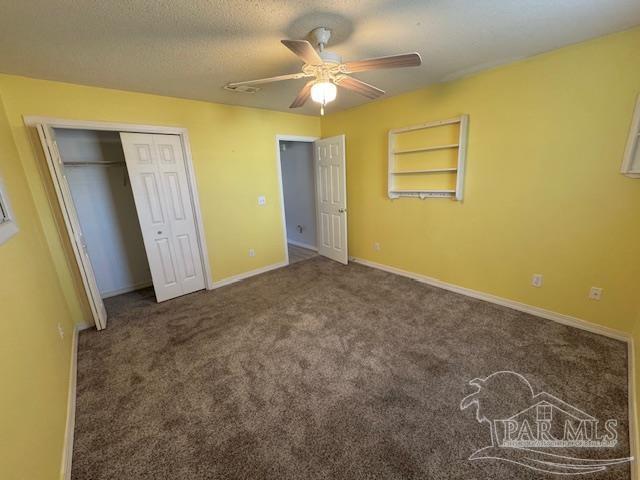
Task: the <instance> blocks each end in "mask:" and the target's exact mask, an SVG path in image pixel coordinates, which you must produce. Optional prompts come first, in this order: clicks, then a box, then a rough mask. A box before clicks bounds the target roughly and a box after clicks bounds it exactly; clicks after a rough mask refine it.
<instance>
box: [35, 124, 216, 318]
mask: <svg viewBox="0 0 640 480" xmlns="http://www.w3.org/2000/svg"><path fill="white" fill-rule="evenodd" d="M23 120H24V123H25V125H26V126H27V127H36V128H38V130H39V131H40V130H42V129H43V128H46V129H48V130H51V129H54V128H71V129H81V130H106V131H115V132H136V133H154V134H167V135H177V136H179V137H180V143H181V146H182V151H183V155H184V157H185V166H186V170H187V172H186V173H187V180H188V182H187V183H188V184H189V193H190V195H189V196H190V200H191V204H192V208H193V214H194V219H195V227H196V237H197V240H198V246H199V248H200V257H201V262H202V269H203V272H204V277H205V288H206V289H208V290H211V289H213V288H214V286H213V283H214V282H213V275H212V272H211V262H210V258H209V252H208V249H207V242H206V235H205V230H204V223H203V219H202V212H201V209H200V200H199V195H198V189H197V182H196V176H195V171H194V168H193V158H192V156H191V147H190V144H189V133H188V131H187V129H186V128H183V127H174V126H161V125H160V126H159V125H140V124H131V123H114V122H100V121H90V120H67V119H60V118H51V117H40V116H25V117H24V118H23ZM40 143H41V148H42V150H43V153H44V156H45V159H46V161H47V164H48V166H49V170H50V172H51V179H52V183H53V185H54V187H55V188H56V193H57V199H58V204H59V205H60V207H61V209H62V216H63V218H64V219H65V225H66V230H67V233H68V235H69V238H70V241H71V243H72V246H73V245H74V242H75V237H74V234H73V232H72V230H73V229H72V228H70V226H71V225H72V222H71V219H70V215H69V213H68V212H67V209H66V208H65V202H69V203H70V204H72V203H73V202H72V198H71V196H70V193H69V192H68V186H67V185H66V180H64V178H63V177H64V176H63V175H61V173H60V174H59V175H58V174H57V173H56V172H58V171H59V169H60V165H58V163H57V162H56V159H54V158H53V156H52V154H51V152H50V151H49V149H48V148H47V145H46V143H47V142H46V139H43V138H42V137H41V138H40ZM34 147H35V148H38V147H37V145H34ZM56 150H57V149H56ZM58 173H59V172H58ZM65 196H66V197H67V198H65ZM79 230H80V229H79ZM74 256H75V261H76V262H75V263H76V264H77V265H78V268H79V269H80V271H81V272H82V271H83V264H82V258H81V257H80V256H79V253H78V250H77V249H76V248H75V247H74ZM90 277H91V278H93V275H90ZM93 281H94V282H95V280H93ZM85 282H86V278H85V276H83V284H84V290H85V294H86V295H87V298H88V299H89V303H90V304H91V305H92V316H93V320H94V323H95V325H96V327H97V328H98V329H101V328H104V326H105V325H103V323H104V322H103V321H101V314H100V312H101V311H103V310H104V307H103V304H99V305H98V307H100V305H102V307H101V308H98V307H96V308H94V303H96V304H97V301H92V294H91V288H89V287H88V286H87V283H85ZM96 288H97V287H96ZM103 314H104V318H105V319H106V313H103Z"/></svg>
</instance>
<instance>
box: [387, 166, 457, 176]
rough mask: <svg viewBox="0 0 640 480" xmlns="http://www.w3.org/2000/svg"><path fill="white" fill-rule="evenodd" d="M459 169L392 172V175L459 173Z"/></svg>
mask: <svg viewBox="0 0 640 480" xmlns="http://www.w3.org/2000/svg"><path fill="white" fill-rule="evenodd" d="M457 171H458V169H457V168H430V169H428V170H403V171H401V172H390V173H391V175H412V174H422V173H447V172H457Z"/></svg>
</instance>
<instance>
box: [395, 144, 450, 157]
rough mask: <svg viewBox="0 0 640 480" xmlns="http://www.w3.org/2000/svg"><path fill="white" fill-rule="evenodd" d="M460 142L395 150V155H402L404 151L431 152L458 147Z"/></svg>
mask: <svg viewBox="0 0 640 480" xmlns="http://www.w3.org/2000/svg"><path fill="white" fill-rule="evenodd" d="M459 146H460V144H458V143H452V144H449V145H435V146H433V147H422V148H410V149H408V150H395V151H394V152H393V153H394V154H395V155H404V154H405V153H418V152H432V151H434V150H447V149H450V148H458V147H459Z"/></svg>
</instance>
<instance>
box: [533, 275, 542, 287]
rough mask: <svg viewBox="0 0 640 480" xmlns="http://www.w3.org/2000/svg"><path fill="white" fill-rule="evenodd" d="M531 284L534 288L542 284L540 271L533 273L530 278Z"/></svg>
mask: <svg viewBox="0 0 640 480" xmlns="http://www.w3.org/2000/svg"><path fill="white" fill-rule="evenodd" d="M531 285H533V286H534V287H536V288H540V287H541V286H542V274H541V273H534V274H533V277H532V278H531Z"/></svg>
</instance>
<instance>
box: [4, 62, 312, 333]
mask: <svg viewBox="0 0 640 480" xmlns="http://www.w3.org/2000/svg"><path fill="white" fill-rule="evenodd" d="M212 88H213V87H212ZM0 93H2V95H3V98H4V100H5V105H6V110H7V115H8V118H9V121H10V123H11V128H12V130H13V135H14V138H15V140H16V145H17V147H18V151H19V154H20V159H21V160H22V164H23V167H24V169H25V171H26V173H27V176H28V179H29V184H30V187H31V190H32V192H33V196H34V199H35V203H36V207H37V208H38V211H39V213H40V216H41V219H42V222H43V225H44V229H45V233H46V235H47V238H48V241H49V243H50V245H51V252H52V254H53V256H54V260H55V262H56V266H57V270H58V272H59V276H60V280H61V284H62V286H63V289H64V292H65V295H66V297H67V298H68V301H69V303H70V305H71V307H72V311H73V315H74V318H75V319H76V322H77V323H80V324H83V323H89V322H88V320H87V319H88V318H89V317H88V311H87V308H86V305H84V304H83V302H84V300H81V294H80V293H79V288H78V281H77V279H75V278H74V275H75V273H74V271H73V269H74V267H73V266H71V265H72V264H70V260H69V256H68V255H66V256H65V254H64V253H63V252H64V250H65V249H64V248H63V245H64V243H65V241H66V240H65V239H64V237H63V238H61V237H60V228H56V223H55V221H54V215H53V213H55V209H52V208H51V206H50V205H49V202H50V201H51V194H50V193H49V194H48V193H47V192H46V186H47V185H48V184H50V180H49V178H48V173H47V172H46V170H43V167H42V163H43V162H42V159H41V158H36V156H34V151H36V149H34V146H33V143H32V141H30V135H31V133H30V132H29V131H28V130H27V129H26V128H25V126H24V122H23V118H22V117H23V116H24V115H43V116H50V117H58V118H66V119H79V120H98V121H111V122H126V123H142V124H152V125H172V126H180V127H186V128H187V129H188V131H189V137H190V141H191V150H192V154H193V162H194V169H195V172H196V178H197V184H198V192H199V196H200V204H201V208H202V215H203V221H204V227H205V232H206V239H207V247H208V250H209V257H210V258H209V260H210V264H211V269H212V272H213V277H214V280H221V279H224V278H226V277H229V276H231V275H235V274H239V273H242V272H246V271H250V270H254V269H257V268H261V267H264V266H267V265H272V264H274V263H278V262H281V261H283V260H284V249H283V236H282V232H283V228H282V219H281V213H280V203H279V198H280V197H279V190H278V178H277V171H276V158H275V155H276V153H275V152H276V147H275V135H276V134H291V135H307V136H318V135H319V133H320V120H319V119H318V118H315V117H309V116H303V115H293V114H288V113H280V112H272V111H267V110H259V109H251V108H243V107H234V106H226V105H219V104H212V103H206V102H198V101H192V100H184V99H177V98H169V97H161V96H157V95H146V94H140V93H132V92H123V91H118V90H108V89H101V88H95V87H84V86H78V85H71V84H64V83H58V82H50V81H44V80H34V79H28V78H24V77H17V76H9V75H0ZM259 195H266V197H267V205H266V206H264V207H258V206H257V197H258V196H259ZM62 235H64V233H63V234H62ZM249 248H254V249H255V251H256V256H255V257H249V255H248V251H249Z"/></svg>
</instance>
